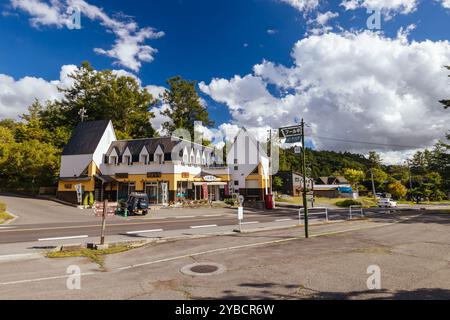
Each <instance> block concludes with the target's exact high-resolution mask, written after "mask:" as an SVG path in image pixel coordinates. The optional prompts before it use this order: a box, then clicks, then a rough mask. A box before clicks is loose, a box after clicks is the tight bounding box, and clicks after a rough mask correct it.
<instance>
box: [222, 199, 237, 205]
mask: <svg viewBox="0 0 450 320" xmlns="http://www.w3.org/2000/svg"><path fill="white" fill-rule="evenodd" d="M224 202H225V204H227V205H229V206H234V205H235V204H236V201H235V199H233V198H228V199H225V200H224Z"/></svg>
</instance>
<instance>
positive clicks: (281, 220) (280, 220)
mask: <svg viewBox="0 0 450 320" xmlns="http://www.w3.org/2000/svg"><path fill="white" fill-rule="evenodd" d="M292 220H293V219H278V220H275V222H283V221H292Z"/></svg>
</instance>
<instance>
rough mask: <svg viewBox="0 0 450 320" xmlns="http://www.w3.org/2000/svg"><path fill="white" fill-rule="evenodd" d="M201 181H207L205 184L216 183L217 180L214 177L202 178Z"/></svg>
mask: <svg viewBox="0 0 450 320" xmlns="http://www.w3.org/2000/svg"><path fill="white" fill-rule="evenodd" d="M203 180H204V181H207V182H214V181H217V180H219V179H217V177H215V176H204V177H203Z"/></svg>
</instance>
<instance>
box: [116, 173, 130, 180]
mask: <svg viewBox="0 0 450 320" xmlns="http://www.w3.org/2000/svg"><path fill="white" fill-rule="evenodd" d="M116 178H119V179H128V173H116Z"/></svg>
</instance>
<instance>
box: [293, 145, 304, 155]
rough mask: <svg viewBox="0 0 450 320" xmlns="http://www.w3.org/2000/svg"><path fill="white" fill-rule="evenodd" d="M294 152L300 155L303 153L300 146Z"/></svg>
mask: <svg viewBox="0 0 450 320" xmlns="http://www.w3.org/2000/svg"><path fill="white" fill-rule="evenodd" d="M294 152H295V154H300V153H302V147H300V146H297V147H295V148H294Z"/></svg>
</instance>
